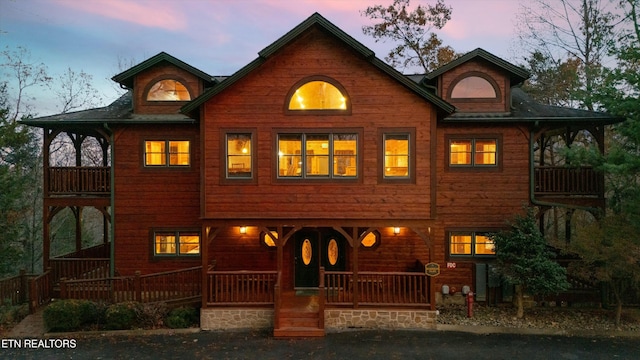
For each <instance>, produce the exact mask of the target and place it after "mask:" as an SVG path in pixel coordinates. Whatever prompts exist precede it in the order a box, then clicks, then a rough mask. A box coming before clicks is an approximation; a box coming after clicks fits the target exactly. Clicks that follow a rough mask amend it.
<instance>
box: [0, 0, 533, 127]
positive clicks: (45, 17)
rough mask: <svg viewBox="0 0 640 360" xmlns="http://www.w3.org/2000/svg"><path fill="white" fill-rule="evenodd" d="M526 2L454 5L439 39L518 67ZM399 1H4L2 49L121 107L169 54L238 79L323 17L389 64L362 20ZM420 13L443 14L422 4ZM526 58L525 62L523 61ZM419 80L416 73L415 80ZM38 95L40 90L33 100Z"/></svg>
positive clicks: (456, 0) (0, 8) (459, 0)
mask: <svg viewBox="0 0 640 360" xmlns="http://www.w3.org/2000/svg"><path fill="white" fill-rule="evenodd" d="M521 1H522V0H445V3H446V4H447V5H448V6H451V7H452V8H453V14H452V19H451V20H450V21H449V22H448V23H447V25H446V26H445V27H444V29H442V30H440V31H438V32H437V34H438V35H439V36H440V37H441V38H442V39H443V40H444V43H445V44H446V45H450V46H452V47H453V48H454V49H455V50H456V51H458V52H467V51H470V50H473V49H475V48H478V47H481V48H483V49H485V50H487V51H489V52H491V53H493V54H495V55H497V56H499V57H502V58H504V59H505V60H508V61H511V62H514V63H518V62H520V59H521V58H522V54H521V52H520V51H519V50H518V48H517V46H516V45H515V39H516V32H515V23H514V22H515V19H516V14H517V13H518V12H519V11H520V3H521ZM392 2H393V1H392V0H181V1H176V0H0V48H1V49H2V50H4V49H5V48H6V47H9V48H10V49H12V48H15V47H17V46H23V47H25V48H27V49H29V50H30V51H31V60H32V61H34V62H42V63H45V64H46V65H47V67H48V72H49V74H50V75H55V74H61V73H63V72H64V71H65V70H66V69H67V67H70V68H71V69H73V70H74V71H80V70H83V71H85V72H86V73H88V74H91V75H92V76H93V78H94V82H95V87H96V88H97V89H98V90H99V91H101V92H103V93H104V95H103V97H104V99H105V104H106V103H110V102H111V101H113V100H115V99H116V98H117V97H118V94H119V93H118V90H117V87H116V86H114V85H113V84H114V83H113V81H111V80H110V78H111V77H112V76H113V75H115V74H117V73H119V72H121V71H122V70H124V69H120V68H119V67H118V63H119V59H120V62H123V61H124V62H131V61H135V63H139V62H141V61H144V60H145V59H147V58H149V57H151V56H154V55H156V54H157V53H159V52H161V51H165V52H167V53H169V54H171V55H173V56H175V57H177V58H179V59H181V60H183V61H184V62H186V63H188V64H190V65H192V66H194V67H196V68H198V69H200V70H202V71H204V72H206V73H208V74H211V75H231V74H233V73H234V72H235V71H237V70H239V69H240V68H242V67H243V66H245V65H246V64H248V63H249V62H251V61H252V60H254V59H255V58H256V57H257V56H258V52H259V51H260V50H262V49H264V48H265V47H267V46H268V45H269V44H271V43H272V42H273V41H275V40H277V39H278V38H279V37H280V36H282V35H284V34H285V33H286V32H287V31H289V30H291V29H292V28H293V27H295V26H296V25H298V24H299V23H300V22H302V21H303V20H305V19H306V18H307V17H309V16H310V15H311V14H313V13H314V12H318V13H320V14H321V15H322V16H324V17H325V18H327V20H329V21H330V22H332V23H333V24H335V25H336V26H338V27H339V28H341V29H342V30H343V31H345V32H347V33H348V34H349V35H351V36H353V37H354V38H355V39H356V40H358V41H360V42H362V43H363V44H364V45H365V46H367V47H369V48H370V49H372V50H373V51H374V52H375V53H376V56H377V57H378V58H381V59H384V57H385V56H386V54H387V52H388V50H389V49H390V48H391V47H392V44H391V43H375V42H374V41H373V39H372V38H370V37H368V36H366V35H364V34H363V33H362V26H363V25H365V24H369V23H371V21H370V20H368V19H367V18H365V17H363V16H361V14H360V12H361V11H362V10H364V9H366V8H367V7H368V6H373V5H376V4H381V5H389V4H391V3H392ZM411 3H412V5H417V4H434V3H435V1H432V0H428V1H427V0H413V1H411ZM516 56H518V57H516ZM406 72H412V71H406ZM33 92H35V90H34V91H33ZM33 95H35V96H38V98H39V101H38V102H37V103H34V106H35V108H36V109H37V112H38V115H41V116H42V115H49V114H53V113H57V111H56V107H55V105H53V102H52V101H53V100H51V99H47V96H46V94H33Z"/></svg>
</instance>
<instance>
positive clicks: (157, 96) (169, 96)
mask: <svg viewBox="0 0 640 360" xmlns="http://www.w3.org/2000/svg"><path fill="white" fill-rule="evenodd" d="M189 100H191V95H190V94H189V90H187V88H186V87H185V86H184V85H183V84H182V83H181V82H180V81H177V80H171V79H165V80H160V81H158V82H157V83H155V84H153V86H151V88H150V89H149V92H148V93H147V101H189Z"/></svg>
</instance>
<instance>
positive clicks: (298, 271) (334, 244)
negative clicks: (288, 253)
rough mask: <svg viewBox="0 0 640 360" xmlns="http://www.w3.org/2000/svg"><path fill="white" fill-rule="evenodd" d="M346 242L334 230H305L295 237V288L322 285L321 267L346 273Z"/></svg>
mask: <svg viewBox="0 0 640 360" xmlns="http://www.w3.org/2000/svg"><path fill="white" fill-rule="evenodd" d="M345 243H346V240H345V238H344V237H343V236H342V235H341V234H340V233H339V232H337V231H335V230H332V229H327V230H323V229H304V230H301V231H299V232H298V233H297V234H296V235H295V256H294V262H295V266H294V268H295V275H294V278H295V287H296V288H313V287H318V285H319V284H320V267H321V266H322V267H324V268H325V270H326V271H344V270H345V266H346V253H345V250H346V246H345Z"/></svg>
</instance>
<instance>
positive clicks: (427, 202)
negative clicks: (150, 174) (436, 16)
mask: <svg viewBox="0 0 640 360" xmlns="http://www.w3.org/2000/svg"><path fill="white" fill-rule="evenodd" d="M316 75H323V76H328V77H330V78H332V79H334V80H335V81H337V82H339V83H340V84H341V85H342V86H343V87H344V88H345V89H346V91H347V93H348V97H349V100H350V101H351V108H352V113H351V115H325V116H322V115H310V114H306V115H305V114H301V115H289V114H286V113H285V109H284V107H285V101H286V99H285V97H286V94H287V93H288V92H289V91H290V90H291V87H292V86H293V85H294V84H296V83H297V82H299V81H300V80H301V79H303V78H305V77H309V76H316ZM433 115H434V110H433V106H432V105H431V104H430V103H428V102H427V101H426V100H424V99H423V98H421V97H419V96H418V95H416V94H415V93H413V92H411V91H409V90H407V89H406V88H404V87H403V86H401V85H400V84H398V82H397V81H395V80H394V79H392V78H390V77H389V76H388V75H385V74H383V73H382V72H381V71H380V70H378V69H376V68H375V67H373V66H372V65H371V64H369V63H368V62H367V61H366V60H364V59H362V58H360V57H359V56H358V55H356V54H355V53H354V52H352V51H351V50H350V49H349V48H347V47H345V46H344V45H342V44H341V43H339V42H338V41H337V40H336V39H334V38H332V37H330V36H327V35H326V34H324V33H322V32H320V31H311V32H310V33H307V34H305V35H303V36H302V37H301V38H299V39H297V40H295V41H294V42H292V44H290V45H289V46H288V47H286V48H284V49H283V50H281V52H280V53H279V54H276V55H275V56H273V57H272V58H270V59H269V60H267V61H266V62H265V63H264V64H263V65H262V66H261V67H260V68H258V69H257V70H255V71H254V72H252V73H250V74H249V75H247V76H245V77H244V78H243V79H241V80H240V81H238V82H237V83H235V84H234V85H233V86H231V87H230V88H227V89H226V90H225V91H224V92H222V93H220V94H218V95H216V96H215V97H214V98H212V99H211V100H209V101H208V102H207V103H206V104H205V107H204V112H203V123H204V126H203V131H204V133H203V144H204V145H203V150H204V172H203V179H204V180H203V181H204V211H205V214H204V215H205V218H222V219H224V218H247V219H250V218H254V219H259V218H275V219H291V218H295V219H301V218H316V219H344V218H347V219H348V218H353V219H428V218H430V217H431V211H430V209H431V191H432V188H431V181H430V173H431V163H430V161H429V159H430V157H431V154H430V151H431V148H430V139H431V126H430V125H431V121H434V120H435V119H434V118H433ZM380 128H389V129H393V128H415V129H416V137H417V146H416V154H415V155H416V158H417V165H416V174H417V176H416V181H415V184H379V183H378V171H379V170H380V166H381V161H382V160H381V159H380V153H381V149H380V148H379V147H380V146H381V139H380V138H379V133H378V130H379V129H380ZM221 129H255V130H257V144H256V145H254V146H256V147H257V156H258V159H257V164H258V166H257V167H258V169H257V176H258V179H257V180H258V181H257V185H253V184H252V185H233V184H227V185H225V186H220V183H221V181H220V176H221V169H220V167H221V166H225V165H224V164H221V162H220V160H221V153H224V148H222V146H223V137H222V136H224V134H223V132H222V131H221ZM278 129H287V130H300V132H316V133H318V132H325V131H326V132H330V131H333V130H339V129H355V130H358V131H361V133H362V136H361V137H360V139H359V141H360V142H361V143H362V152H361V153H360V154H358V156H359V157H361V161H362V165H361V167H360V169H359V174H360V177H359V181H357V182H348V181H346V182H340V181H333V182H326V181H325V182H322V181H309V180H306V181H288V182H278V181H277V180H276V179H275V171H276V160H277V159H276V153H277V150H276V148H275V146H276V144H275V138H276V136H277V132H278Z"/></svg>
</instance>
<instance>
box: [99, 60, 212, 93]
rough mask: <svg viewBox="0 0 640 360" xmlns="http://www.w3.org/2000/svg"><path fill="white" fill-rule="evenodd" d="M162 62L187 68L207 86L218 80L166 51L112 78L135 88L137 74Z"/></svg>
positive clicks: (186, 69)
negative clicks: (134, 82)
mask: <svg viewBox="0 0 640 360" xmlns="http://www.w3.org/2000/svg"><path fill="white" fill-rule="evenodd" d="M162 62H168V63H169V64H172V65H174V66H176V67H178V68H180V69H182V70H185V71H187V72H189V73H191V74H193V75H195V76H197V77H199V78H200V79H202V80H204V82H205V86H207V85H211V84H213V83H215V82H216V80H215V79H214V77H213V76H211V75H209V74H207V73H205V72H204V71H201V70H199V69H196V68H194V67H193V66H191V65H189V64H187V63H185V62H184V61H182V60H180V59H178V58H176V57H173V56H171V55H169V54H167V53H166V52H164V51H162V52H160V53H158V54H157V55H155V56H153V57H150V58H149V59H147V60H145V61H143V62H141V63H140V64H138V65H136V66H134V67H132V68H130V69H129V70H125V71H123V72H121V73H120V74H118V75H115V76H113V77H112V78H111V80H113V81H115V82H117V83H119V84H121V85H123V86H125V87H127V88H128V89H131V88H133V78H134V77H135V76H136V75H137V74H139V73H141V72H143V71H145V70H147V69H149V68H151V67H153V66H155V65H157V64H160V63H162Z"/></svg>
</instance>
